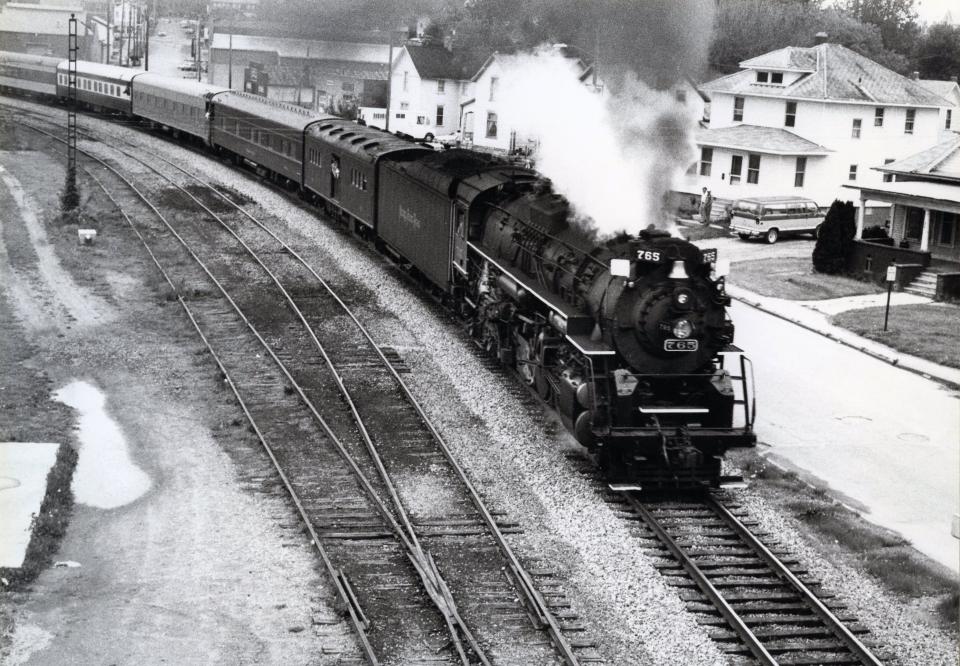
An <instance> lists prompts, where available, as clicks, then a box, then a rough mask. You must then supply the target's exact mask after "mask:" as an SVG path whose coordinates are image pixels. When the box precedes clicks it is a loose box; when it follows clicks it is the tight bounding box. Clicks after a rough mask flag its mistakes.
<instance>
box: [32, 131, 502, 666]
mask: <svg viewBox="0 0 960 666" xmlns="http://www.w3.org/2000/svg"><path fill="white" fill-rule="evenodd" d="M24 126H25V127H29V128H31V129H34V130H35V131H37V132H40V133H42V134H45V135H47V136H49V137H51V138H53V139H55V140H57V141H61V142H62V141H63V139H60V138H59V137H57V136H55V135H53V134H51V133H49V132H46V131H44V130H41V129H39V128H36V127H33V126H31V125H29V124H24ZM77 152H79V153H81V154H83V155H84V156H86V157H87V158H88V159H92V160H94V161H95V162H97V163H99V164H100V165H101V166H103V167H104V168H105V169H107V170H109V171H111V172H112V173H113V174H114V175H116V176H117V177H118V178H119V179H120V180H122V181H123V182H124V183H126V184H127V186H128V187H130V189H132V190H133V191H134V192H135V193H136V194H137V196H138V197H139V198H140V199H141V200H143V202H144V203H145V204H146V205H147V206H148V207H149V208H150V209H151V210H152V211H153V212H154V213H155V214H156V215H157V217H158V218H159V219H160V220H161V221H162V222H163V223H164V225H166V226H167V228H168V229H169V230H170V232H171V233H172V234H173V236H174V237H175V238H177V240H178V241H179V242H180V243H181V245H183V247H184V248H185V249H186V251H187V252H188V253H189V254H190V255H191V257H192V258H193V259H194V261H195V262H196V263H197V264H198V265H199V266H200V268H201V269H202V270H203V271H204V273H206V274H207V276H208V278H209V279H210V280H211V281H212V282H213V284H214V285H215V286H216V287H217V288H218V289H219V290H220V292H221V293H222V294H223V296H224V298H226V300H227V301H228V302H229V303H230V304H231V306H232V307H233V308H234V310H235V311H236V313H237V314H238V316H239V317H240V318H241V319H242V320H243V322H244V323H245V324H246V325H247V327H248V328H249V329H250V331H251V332H252V333H253V335H254V336H255V337H256V338H257V340H258V341H259V342H260V344H261V345H262V346H263V348H264V350H265V351H266V352H267V353H268V355H269V356H270V357H271V358H272V360H273V361H274V362H275V363H276V365H277V366H278V368H279V369H280V370H281V372H282V373H283V374H284V376H285V377H286V379H287V380H288V381H289V382H290V384H291V386H292V387H293V388H294V390H295V391H296V392H297V394H298V395H299V397H300V398H301V400H302V401H303V402H304V404H305V405H306V406H307V408H308V409H309V411H310V412H311V413H312V414H313V416H314V418H315V419H316V420H317V422H318V423H319V424H320V425H321V427H322V428H323V429H324V431H325V433H326V434H327V436H328V437H329V438H330V439H331V441H332V442H334V444H335V446H336V447H337V449H338V451H339V452H340V454H341V456H342V457H343V458H344V459H345V460H346V461H347V462H348V464H349V465H350V466H351V468H352V470H353V472H354V474H355V475H356V476H357V478H358V479H359V480H360V483H361V485H362V486H363V488H364V490H365V492H366V493H367V494H368V495H369V496H370V498H371V501H372V502H373V504H374V506H375V507H376V508H377V510H378V512H379V513H380V514H381V516H382V517H383V518H384V519H385V520H386V521H387V522H388V524H389V525H390V526H391V529H392V531H393V532H394V534H395V535H396V536H397V538H398V539H399V540H400V541H401V543H403V544H404V547H405V550H406V553H407V556H408V559H409V560H410V562H411V564H412V566H413V567H414V569H415V570H416V572H417V574H418V576H420V578H421V580H422V581H423V582H424V589H425V591H426V592H427V594H428V596H429V597H430V599H431V601H433V602H434V605H435V606H436V607H437V609H438V611H439V612H440V613H441V615H442V617H443V618H444V622H445V623H446V624H447V626H448V628H450V629H451V636H450V639H451V642H452V643H453V644H454V647H455V649H456V651H457V653H458V655H459V656H460V657H461V661H462V662H463V663H464V664H469V663H470V660H469V659H468V658H467V656H466V650H465V649H464V648H463V645H462V644H461V640H460V637H459V636H458V635H457V632H456V631H455V630H453V628H454V627H457V628H459V629H460V630H461V631H462V632H463V633H464V635H465V636H466V637H467V638H468V642H470V643H471V650H473V652H474V654H475V655H477V657H478V659H479V660H480V662H481V663H483V664H489V660H488V659H487V658H486V656H485V655H484V654H483V653H482V651H480V649H479V644H477V643H476V640H475V639H474V638H473V636H472V633H470V632H469V629H468V628H467V627H466V624H465V623H464V622H463V620H462V618H460V617H459V614H458V613H457V612H456V609H455V608H451V607H450V602H451V601H452V599H448V598H447V597H445V596H444V594H443V592H442V590H443V586H444V585H445V583H443V581H442V580H438V579H437V572H436V570H435V568H431V567H430V566H429V563H428V561H427V560H426V558H425V556H424V555H423V554H422V551H420V553H418V552H417V550H416V549H415V548H414V547H413V546H412V544H410V542H409V541H408V540H407V538H406V537H407V533H406V532H405V531H404V530H403V529H402V528H401V527H400V526H399V525H398V524H397V522H396V519H395V518H394V516H393V515H392V513H390V511H389V509H388V508H387V507H386V506H385V504H384V503H383V501H382V500H381V499H380V498H379V496H378V495H377V493H376V491H375V490H374V489H373V487H372V485H371V484H370V481H369V480H368V479H367V478H366V475H365V474H364V473H363V471H362V470H361V469H360V468H359V467H358V465H357V463H356V461H355V460H354V459H353V457H352V456H351V455H350V453H349V452H348V451H347V450H346V448H345V447H344V445H343V443H342V442H341V441H340V439H339V437H337V435H336V433H334V432H333V430H332V428H330V426H329V424H327V422H326V420H325V419H324V418H323V417H322V416H321V415H320V413H319V411H318V410H317V408H316V407H315V406H314V405H313V403H312V401H310V399H309V398H308V397H307V395H306V393H305V392H304V390H303V388H302V387H301V386H300V384H299V383H298V382H297V381H296V380H295V379H294V378H293V376H292V375H291V374H290V372H289V370H288V369H287V368H286V365H285V364H284V363H283V361H282V360H280V358H278V357H277V356H276V354H275V353H274V352H273V350H272V348H271V347H270V345H269V343H267V341H266V340H265V339H264V338H263V337H262V336H261V335H260V333H259V332H258V331H257V330H256V328H255V327H254V326H253V324H252V322H250V321H249V320H248V319H247V317H246V316H245V315H244V314H243V312H242V310H241V309H240V307H239V306H238V305H237V304H236V302H235V301H234V300H233V298H232V297H231V296H230V294H229V293H228V292H227V291H226V289H225V288H224V286H223V285H222V284H221V283H220V281H219V280H217V278H216V277H215V276H214V275H213V274H212V273H211V272H210V270H209V269H208V268H207V266H206V265H205V264H204V263H203V262H202V260H200V258H199V257H198V256H197V255H196V254H195V253H194V252H193V250H192V249H191V248H190V247H189V245H188V244H187V243H186V242H185V241H184V240H183V238H182V237H181V236H180V235H179V234H178V233H177V232H176V230H174V229H173V227H172V226H171V225H170V224H169V222H167V220H166V218H165V217H164V216H163V215H162V214H161V213H160V212H159V210H157V209H156V207H155V206H153V204H152V203H150V201H149V200H148V199H147V198H146V196H145V195H144V194H143V193H142V192H140V191H139V189H137V187H136V186H135V185H133V183H131V182H130V181H129V180H128V179H127V178H126V177H124V176H123V175H122V174H120V173H119V171H118V170H116V169H115V168H114V167H112V166H110V165H108V164H107V163H106V162H105V161H104V160H101V159H100V158H98V157H97V156H95V155H92V154H91V153H89V152H87V151H85V150H82V149H78V151H77ZM294 307H295V306H294ZM301 316H302V314H301ZM271 457H272V456H271ZM277 469H278V471H279V472H281V474H282V470H281V469H280V468H279V467H278V468H277ZM314 533H315V532H314ZM338 591H339V588H338ZM344 600H345V601H346V603H347V604H348V605H350V603H351V602H350V598H349V597H345V599H344Z"/></svg>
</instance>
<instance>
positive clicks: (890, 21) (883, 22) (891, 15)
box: [838, 0, 920, 54]
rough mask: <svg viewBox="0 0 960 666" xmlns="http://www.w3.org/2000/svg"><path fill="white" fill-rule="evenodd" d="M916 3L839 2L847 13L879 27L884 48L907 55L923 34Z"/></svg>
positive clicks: (889, 0)
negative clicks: (915, 6)
mask: <svg viewBox="0 0 960 666" xmlns="http://www.w3.org/2000/svg"><path fill="white" fill-rule="evenodd" d="M914 4H915V0H842V1H841V2H839V3H838V5H839V7H840V9H841V10H842V11H843V12H844V13H846V14H848V15H850V16H853V17H854V18H856V19H857V20H858V21H861V22H863V23H868V24H870V25H875V26H877V27H878V28H879V29H880V36H881V37H882V38H883V45H884V47H886V48H887V49H890V50H891V51H897V52H899V53H903V54H909V53H910V52H911V51H912V50H913V44H914V43H915V41H916V39H917V36H918V35H919V34H920V25H919V24H918V23H917V12H916V10H915V9H914Z"/></svg>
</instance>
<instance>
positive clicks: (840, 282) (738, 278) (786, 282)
mask: <svg viewBox="0 0 960 666" xmlns="http://www.w3.org/2000/svg"><path fill="white" fill-rule="evenodd" d="M730 279H731V282H733V283H734V284H737V285H740V286H742V287H744V288H745V289H749V290H750V291H754V292H756V293H758V294H762V295H764V296H772V297H774V298H785V299H788V300H791V301H819V300H824V299H828V298H840V297H842V296H859V295H861V294H879V293H881V292H882V291H883V289H881V288H880V287H878V286H877V285H875V284H873V283H870V282H861V281H860V280H855V279H853V278H848V277H843V276H840V275H827V274H826V273H816V272H814V270H813V263H812V262H811V260H810V259H809V258H808V257H772V258H770V259H757V260H751V261H738V262H736V263H734V264H733V268H732V270H731V276H730Z"/></svg>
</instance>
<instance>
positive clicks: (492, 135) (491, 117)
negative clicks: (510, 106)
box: [487, 111, 497, 139]
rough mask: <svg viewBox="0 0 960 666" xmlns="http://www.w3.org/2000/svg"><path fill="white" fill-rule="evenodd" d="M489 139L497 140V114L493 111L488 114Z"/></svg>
mask: <svg viewBox="0 0 960 666" xmlns="http://www.w3.org/2000/svg"><path fill="white" fill-rule="evenodd" d="M487 138H488V139H496V138H497V114H495V113H493V112H492V111H490V112H488V113H487Z"/></svg>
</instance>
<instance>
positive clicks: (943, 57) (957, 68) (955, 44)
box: [915, 23, 960, 81]
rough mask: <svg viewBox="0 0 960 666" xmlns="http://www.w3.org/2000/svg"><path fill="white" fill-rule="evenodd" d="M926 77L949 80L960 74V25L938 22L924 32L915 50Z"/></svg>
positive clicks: (921, 70)
mask: <svg viewBox="0 0 960 666" xmlns="http://www.w3.org/2000/svg"><path fill="white" fill-rule="evenodd" d="M915 60H916V63H917V71H919V72H920V76H921V77H922V78H924V79H939V80H941V81H946V80H948V79H949V78H950V77H951V76H958V75H960V26H957V25H949V24H947V23H937V24H935V25H932V26H930V28H929V29H928V30H927V31H926V32H925V33H924V34H923V36H922V37H921V38H920V41H919V43H918V44H917V49H916V52H915Z"/></svg>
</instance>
